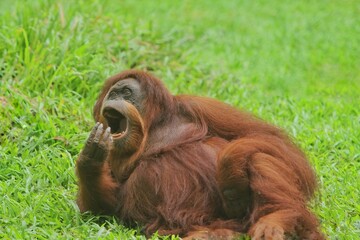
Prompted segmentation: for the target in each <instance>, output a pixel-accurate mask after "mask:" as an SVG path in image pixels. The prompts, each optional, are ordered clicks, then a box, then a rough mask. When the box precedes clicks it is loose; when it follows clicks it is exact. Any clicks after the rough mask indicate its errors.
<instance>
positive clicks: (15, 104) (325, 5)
mask: <svg viewBox="0 0 360 240" xmlns="http://www.w3.org/2000/svg"><path fill="white" fill-rule="evenodd" d="M0 16H1V18H0V21H1V27H0V144H1V145H0V238H1V239H73V238H77V239H98V238H101V239H145V237H144V236H142V235H141V233H140V229H141V227H139V228H137V229H128V228H125V227H123V226H122V225H121V224H120V223H117V222H116V220H115V219H112V218H107V219H106V221H105V222H102V223H99V221H98V218H97V217H95V216H92V215H91V214H86V215H85V216H82V215H80V213H79V211H78V209H77V206H76V204H75V198H76V192H77V185H76V181H77V180H76V177H75V173H74V164H75V161H76V158H77V156H78V154H79V151H80V150H81V149H82V147H83V145H84V141H85V139H86V138H87V136H88V134H89V131H90V129H91V127H92V126H93V124H94V122H93V119H92V116H91V112H92V106H93V105H94V103H95V99H96V97H97V94H98V93H99V90H100V88H101V86H102V84H103V82H104V80H105V79H106V78H107V77H109V76H111V75H112V74H114V73H117V72H119V71H122V70H125V69H128V68H139V69H147V70H149V71H151V72H153V73H154V74H155V75H157V76H158V77H160V78H161V79H163V80H164V82H165V84H166V86H167V87H168V88H169V89H170V90H171V91H172V92H173V93H174V94H177V93H189V94H197V95H202V96H209V97H214V98H217V99H219V100H222V101H225V102H227V103H229V104H231V105H234V106H236V107H238V108H241V109H246V110H248V111H251V112H253V113H255V114H256V115H257V116H259V117H261V118H263V119H265V120H267V121H269V122H272V123H274V124H276V125H279V126H281V127H283V128H284V129H286V130H287V131H288V132H289V133H290V134H291V135H292V136H293V137H294V139H296V142H297V143H298V144H299V145H300V146H301V147H302V148H303V149H304V151H305V152H306V153H307V155H308V156H309V159H310V161H311V163H312V164H313V166H314V168H315V170H316V172H317V175H318V180H319V185H320V188H319V193H318V194H317V195H316V197H315V199H314V201H312V202H311V203H310V207H311V208H312V209H313V210H314V212H316V214H317V215H318V216H319V219H320V220H321V225H322V229H323V231H324V232H325V233H326V234H327V235H328V236H329V238H330V239H360V238H359V236H360V106H359V105H360V2H359V1H357V0H334V1H325V0H318V1H316V0H309V1H286V0H273V1H263V0H259V1H250V0H228V1H220V0H219V1H206V0H197V1H190V0H185V1H178V0H175V1H131V0H125V1H100V0H94V1H65V0H64V1H50V0H39V1H35V0H34V1H11V0H2V1H1V2H0ZM153 238H154V239H157V236H154V237H153ZM168 239H175V237H174V236H173V237H169V238H168Z"/></svg>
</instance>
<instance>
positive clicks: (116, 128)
mask: <svg viewBox="0 0 360 240" xmlns="http://www.w3.org/2000/svg"><path fill="white" fill-rule="evenodd" d="M103 116H104V117H105V119H106V121H107V123H108V126H109V127H110V129H111V134H112V135H113V137H117V138H118V137H122V136H123V135H124V134H125V133H126V131H127V127H128V121H127V119H126V117H125V116H124V115H123V114H122V113H120V112H119V111H117V110H116V109H114V108H110V107H108V108H105V109H104V111H103Z"/></svg>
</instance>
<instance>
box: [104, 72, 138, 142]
mask: <svg viewBox="0 0 360 240" xmlns="http://www.w3.org/2000/svg"><path fill="white" fill-rule="evenodd" d="M142 99H143V96H142V93H141V88H140V84H139V82H138V81H137V80H135V79H132V78H128V79H124V80H121V81H119V82H117V83H116V84H114V85H113V86H112V87H111V88H110V90H109V92H108V93H107V95H106V96H105V99H104V102H103V106H102V111H101V114H102V115H103V117H104V118H105V120H106V122H107V125H108V126H109V127H110V130H111V134H112V136H113V138H114V139H117V138H119V139H120V138H123V137H125V136H126V135H127V134H128V133H129V131H130V130H132V127H133V125H134V124H135V123H134V118H133V117H132V114H131V113H134V110H136V112H138V113H141V103H142Z"/></svg>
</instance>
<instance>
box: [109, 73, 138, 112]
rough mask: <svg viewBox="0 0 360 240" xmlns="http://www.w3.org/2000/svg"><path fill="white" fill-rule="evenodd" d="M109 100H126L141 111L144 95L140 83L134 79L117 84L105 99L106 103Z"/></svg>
mask: <svg viewBox="0 0 360 240" xmlns="http://www.w3.org/2000/svg"><path fill="white" fill-rule="evenodd" d="M109 100H115V101H121V100H125V101H127V102H129V103H131V104H132V105H134V106H135V107H136V108H137V109H138V111H140V103H141V100H142V94H141V89H140V84H139V82H138V81H137V80H135V79H133V78H127V79H124V80H121V81H119V82H117V83H115V84H114V86H112V87H111V88H110V90H109V92H108V94H107V95H106V97H105V101H109Z"/></svg>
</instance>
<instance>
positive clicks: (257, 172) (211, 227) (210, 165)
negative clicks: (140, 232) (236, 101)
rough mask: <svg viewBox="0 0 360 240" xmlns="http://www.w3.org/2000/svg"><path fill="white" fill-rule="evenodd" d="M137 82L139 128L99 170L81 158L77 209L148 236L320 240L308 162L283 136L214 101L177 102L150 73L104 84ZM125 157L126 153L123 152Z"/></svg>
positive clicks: (133, 115) (97, 113)
mask: <svg viewBox="0 0 360 240" xmlns="http://www.w3.org/2000/svg"><path fill="white" fill-rule="evenodd" d="M129 78H133V79H136V80H137V81H138V82H139V83H140V86H141V89H142V91H143V93H144V96H145V97H144V99H143V101H142V104H141V109H136V108H135V107H134V106H132V105H131V104H129V106H128V107H127V108H126V109H127V111H128V116H129V118H130V119H131V120H132V121H134V122H136V124H137V125H136V126H137V128H136V130H134V133H133V135H132V138H131V139H129V140H128V142H127V144H125V145H116V144H115V143H114V144H113V146H112V147H111V148H110V150H109V152H108V153H107V154H106V158H105V160H104V161H103V162H98V161H97V162H96V161H91V160H88V159H87V158H85V157H82V155H80V157H79V159H78V163H77V174H78V177H79V188H80V189H79V196H78V205H79V208H80V210H81V211H82V212H83V211H88V210H89V211H92V212H94V213H101V214H111V215H116V216H117V217H118V218H119V219H120V220H122V221H123V222H124V223H125V224H128V225H129V226H131V225H132V224H135V223H138V224H143V225H144V226H145V228H144V229H145V233H146V234H147V235H151V234H152V233H154V232H155V231H159V233H160V234H179V235H180V236H183V237H188V238H189V239H191V238H201V239H208V238H213V239H218V238H220V237H224V238H225V239H230V238H232V237H233V236H236V233H240V232H245V233H248V234H250V235H251V237H252V238H253V239H284V238H286V236H296V237H299V238H301V239H323V236H322V234H321V233H320V232H319V230H318V221H317V219H316V217H315V216H314V215H313V214H312V213H311V212H310V211H309V210H308V208H307V201H308V200H309V199H310V198H311V197H312V196H313V194H314V191H315V189H316V180H315V176H314V173H313V170H312V168H311V167H310V165H309V163H308V161H307V160H306V158H305V156H304V154H303V153H302V152H301V151H300V150H299V149H298V148H297V147H296V146H295V145H294V144H293V143H292V141H291V140H290V139H289V138H288V137H287V136H286V134H284V133H283V132H282V131H281V130H279V129H278V128H276V127H274V126H272V125H269V124H267V123H265V122H263V121H261V120H259V119H257V118H255V117H253V116H251V115H249V114H247V113H244V112H241V111H238V110H237V109H235V108H233V107H231V106H229V105H226V104H224V103H221V102H219V101H217V100H214V99H209V98H203V97H195V96H187V95H180V96H173V95H171V94H170V93H169V92H168V90H167V89H166V88H165V87H164V85H163V84H162V83H161V81H160V80H158V79H157V78H155V77H154V76H152V75H150V74H149V73H146V72H142V71H136V70H129V71H125V72H123V73H120V74H118V75H116V76H113V77H111V78H110V79H108V80H107V82H106V83H105V85H104V87H103V89H102V91H101V93H100V95H99V98H98V101H97V103H96V105H95V107H94V118H95V120H96V121H98V122H102V123H103V124H104V125H105V126H106V121H105V120H104V117H103V116H102V114H101V107H102V105H103V101H104V98H105V96H106V94H107V92H108V91H109V89H110V88H111V86H113V85H114V84H115V83H116V82H118V81H121V80H123V79H129ZM124 149H125V150H124Z"/></svg>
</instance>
